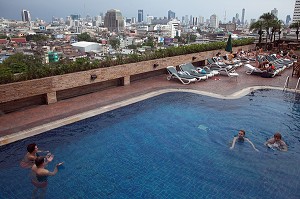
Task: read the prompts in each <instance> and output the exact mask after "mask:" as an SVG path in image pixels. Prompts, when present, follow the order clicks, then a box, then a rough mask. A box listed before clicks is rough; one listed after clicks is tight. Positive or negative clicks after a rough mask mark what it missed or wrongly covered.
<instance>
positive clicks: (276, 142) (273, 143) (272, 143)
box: [265, 133, 288, 151]
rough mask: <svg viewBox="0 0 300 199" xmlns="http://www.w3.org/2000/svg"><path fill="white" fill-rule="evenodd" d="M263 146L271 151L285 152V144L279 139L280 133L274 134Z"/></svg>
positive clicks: (286, 148)
mask: <svg viewBox="0 0 300 199" xmlns="http://www.w3.org/2000/svg"><path fill="white" fill-rule="evenodd" d="M265 145H266V146H268V147H269V148H271V149H278V150H279V151H287V150H288V147H287V144H286V143H285V142H284V141H283V140H282V139H281V134H280V133H275V134H274V137H272V138H270V139H268V140H267V141H266V142H265Z"/></svg>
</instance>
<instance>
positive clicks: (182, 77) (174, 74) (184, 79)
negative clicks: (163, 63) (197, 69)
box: [167, 66, 197, 84]
mask: <svg viewBox="0 0 300 199" xmlns="http://www.w3.org/2000/svg"><path fill="white" fill-rule="evenodd" d="M167 71H168V73H169V74H170V75H169V76H168V77H167V80H171V79H173V78H175V79H178V80H179V81H180V82H181V83H183V84H190V83H191V82H196V81H197V78H195V77H193V76H190V75H187V74H185V73H183V72H182V73H180V72H178V71H177V70H176V68H175V67H174V66H168V67H167Z"/></svg>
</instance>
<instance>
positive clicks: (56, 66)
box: [0, 38, 254, 84]
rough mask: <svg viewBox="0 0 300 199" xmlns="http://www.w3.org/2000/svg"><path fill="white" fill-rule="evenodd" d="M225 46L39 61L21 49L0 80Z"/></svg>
mask: <svg viewBox="0 0 300 199" xmlns="http://www.w3.org/2000/svg"><path fill="white" fill-rule="evenodd" d="M253 42H254V39H252V38H249V39H239V40H233V41H232V46H243V45H248V44H252V43H253ZM225 46H226V42H213V43H208V44H192V45H188V46H187V45H184V46H179V47H170V48H167V49H159V50H156V51H154V52H151V53H146V54H144V55H138V54H131V55H129V56H126V57H125V56H123V55H118V56H117V58H116V59H115V60H113V59H112V58H111V57H106V59H105V60H103V61H99V60H95V61H93V62H91V61H90V60H89V59H88V58H79V59H77V60H76V61H75V62H73V61H69V60H60V61H58V62H54V63H49V64H42V60H41V58H40V57H38V56H27V55H24V54H22V53H17V54H15V55H13V56H10V57H9V58H7V59H6V60H5V61H4V62H3V64H0V84H6V83H10V82H16V81H24V80H30V79H37V78H42V77H49V76H54V75H63V74H67V73H73V72H78V71H85V70H90V69H95V68H104V67H110V66H114V65H122V64H128V63H136V62H141V61H148V60H153V59H161V58H165V57H173V56H179V55H185V54H191V53H198V52H204V51H210V50H217V49H225ZM15 73H18V75H14V74H15Z"/></svg>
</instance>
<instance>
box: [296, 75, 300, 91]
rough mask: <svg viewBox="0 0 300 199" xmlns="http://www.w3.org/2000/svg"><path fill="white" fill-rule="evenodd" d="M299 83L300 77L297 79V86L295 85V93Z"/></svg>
mask: <svg viewBox="0 0 300 199" xmlns="http://www.w3.org/2000/svg"><path fill="white" fill-rule="evenodd" d="M299 83H300V77H299V78H298V81H297V84H296V87H295V92H296V91H297V89H298V87H299Z"/></svg>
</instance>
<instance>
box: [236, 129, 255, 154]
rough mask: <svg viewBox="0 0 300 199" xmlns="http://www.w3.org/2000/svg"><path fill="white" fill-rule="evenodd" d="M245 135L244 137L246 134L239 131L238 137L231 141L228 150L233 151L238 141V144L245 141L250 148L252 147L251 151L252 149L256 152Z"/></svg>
mask: <svg viewBox="0 0 300 199" xmlns="http://www.w3.org/2000/svg"><path fill="white" fill-rule="evenodd" d="M245 135H246V132H245V131H244V130H240V131H239V133H238V135H237V136H235V137H234V138H233V140H232V145H231V147H230V149H234V146H235V143H236V142H237V141H238V142H244V141H247V142H249V143H250V144H251V146H252V147H253V149H254V150H255V151H258V150H257V149H256V148H255V146H254V144H253V143H252V142H251V141H250V140H249V139H248V138H246V137H245Z"/></svg>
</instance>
